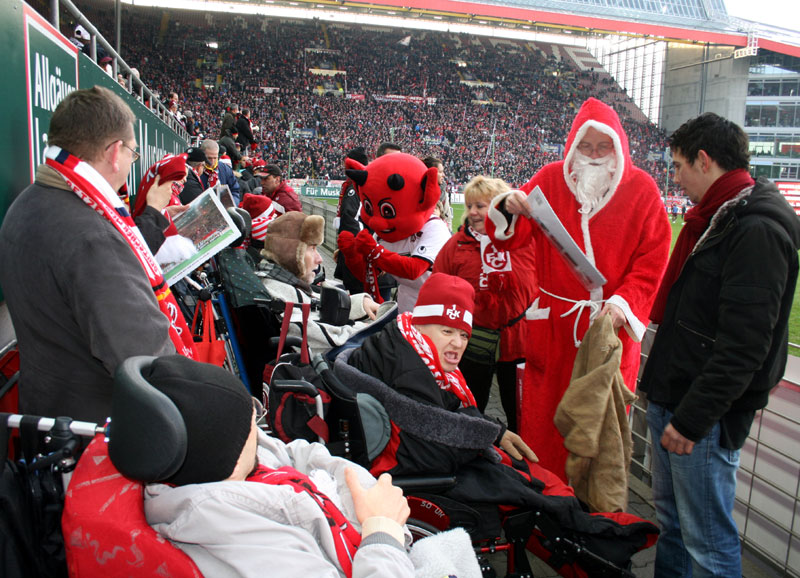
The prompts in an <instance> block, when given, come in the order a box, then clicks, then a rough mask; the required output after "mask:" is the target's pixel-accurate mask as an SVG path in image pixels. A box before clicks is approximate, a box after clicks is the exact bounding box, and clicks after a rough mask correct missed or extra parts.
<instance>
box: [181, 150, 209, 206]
mask: <svg viewBox="0 0 800 578" xmlns="http://www.w3.org/2000/svg"><path fill="white" fill-rule="evenodd" d="M186 154H187V158H186V165H187V166H188V167H189V170H188V172H187V173H186V182H185V183H184V184H183V190H182V191H181V194H180V198H181V203H183V204H184V205H188V204H189V203H191V202H192V201H193V200H195V199H196V198H197V197H199V196H200V195H201V194H202V193H203V191H205V190H206V189H205V186H204V185H203V181H201V180H200V175H202V174H203V165H205V164H206V163H207V162H208V159H207V158H206V153H204V152H203V149H201V148H200V147H189V148H188V149H186Z"/></svg>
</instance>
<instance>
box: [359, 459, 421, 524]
mask: <svg viewBox="0 0 800 578" xmlns="http://www.w3.org/2000/svg"><path fill="white" fill-rule="evenodd" d="M344 479H345V482H347V487H348V488H350V494H351V495H352V496H353V505H354V506H355V509H356V518H358V522H359V523H360V524H364V520H366V519H367V518H372V517H375V516H382V517H384V518H389V519H391V520H394V521H395V522H397V523H398V524H400V525H403V524H405V523H406V520H407V519H408V516H409V514H410V513H411V510H410V509H409V507H408V502H407V501H406V498H405V496H403V490H401V489H400V488H398V487H397V486H393V485H392V476H390V475H389V474H381V477H379V478H378V483H377V484H375V485H374V486H372V487H371V488H370V489H369V490H365V489H364V487H363V486H362V485H361V482H359V480H358V474H356V472H355V470H353V469H352V468H347V469H346V470H345V471H344Z"/></svg>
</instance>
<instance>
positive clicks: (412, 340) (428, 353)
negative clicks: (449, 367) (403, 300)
mask: <svg viewBox="0 0 800 578" xmlns="http://www.w3.org/2000/svg"><path fill="white" fill-rule="evenodd" d="M411 317H412V313H411V312H408V313H401V314H400V315H399V316H398V317H397V327H398V328H399V329H400V333H401V334H402V335H403V337H405V339H406V341H408V343H409V344H410V345H411V347H413V348H414V351H416V352H417V354H418V355H419V356H420V357H421V358H422V361H423V363H425V365H427V366H428V369H430V370H431V373H432V374H433V378H434V379H435V380H436V383H437V385H438V386H439V388H440V389H443V390H445V391H450V392H452V393H453V394H454V395H455V396H456V397H457V398H458V399H460V400H461V407H475V406H477V405H478V404H477V403H475V397H473V395H472V392H471V391H470V389H469V387H468V386H467V380H465V379H464V376H463V375H462V374H461V370H459V369H456V370H454V371H444V370H443V369H442V365H441V363H439V352H438V351H436V346H435V345H434V344H433V341H432V340H431V339H430V338H429V337H428V336H427V335H423V334H422V333H420V331H419V329H417V328H416V327H414V325H413V324H412V323H411Z"/></svg>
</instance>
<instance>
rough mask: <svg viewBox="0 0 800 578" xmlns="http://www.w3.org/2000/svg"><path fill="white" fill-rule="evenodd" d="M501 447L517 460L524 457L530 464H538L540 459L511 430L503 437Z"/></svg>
mask: <svg viewBox="0 0 800 578" xmlns="http://www.w3.org/2000/svg"><path fill="white" fill-rule="evenodd" d="M500 447H501V448H503V449H504V450H505V452H506V453H507V454H508V455H510V456H511V457H512V458H514V459H515V460H521V459H522V458H523V457H524V458H525V459H526V460H528V461H529V462H538V461H539V458H537V457H536V454H535V453H533V450H532V449H531V448H529V447H528V444H526V443H525V442H524V441H522V438H521V437H519V436H518V435H517V434H515V433H514V432H513V431H511V430H508V429H507V430H506V431H505V433H504V434H503V437H502V438H500Z"/></svg>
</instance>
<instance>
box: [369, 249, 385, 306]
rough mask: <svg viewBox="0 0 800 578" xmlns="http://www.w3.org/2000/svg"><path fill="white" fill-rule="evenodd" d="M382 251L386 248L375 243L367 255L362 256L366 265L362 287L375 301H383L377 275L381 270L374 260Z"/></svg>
mask: <svg viewBox="0 0 800 578" xmlns="http://www.w3.org/2000/svg"><path fill="white" fill-rule="evenodd" d="M384 251H386V249H384V248H383V246H382V245H376V246H375V248H374V249H373V250H372V251H371V252H370V253H369V255H367V256H366V257H365V258H364V265H365V266H366V269H365V274H364V275H365V276H364V288H365V289H366V290H367V292H368V293H369V294H370V295H371V296H372V299H373V300H374V301H375V303H383V297H381V289H380V286H379V284H378V277H379V276H380V274H381V270H380V269H379V268H378V265H377V263H376V262H377V260H378V259H379V258H380V257H381V255H383V253H384Z"/></svg>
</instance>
